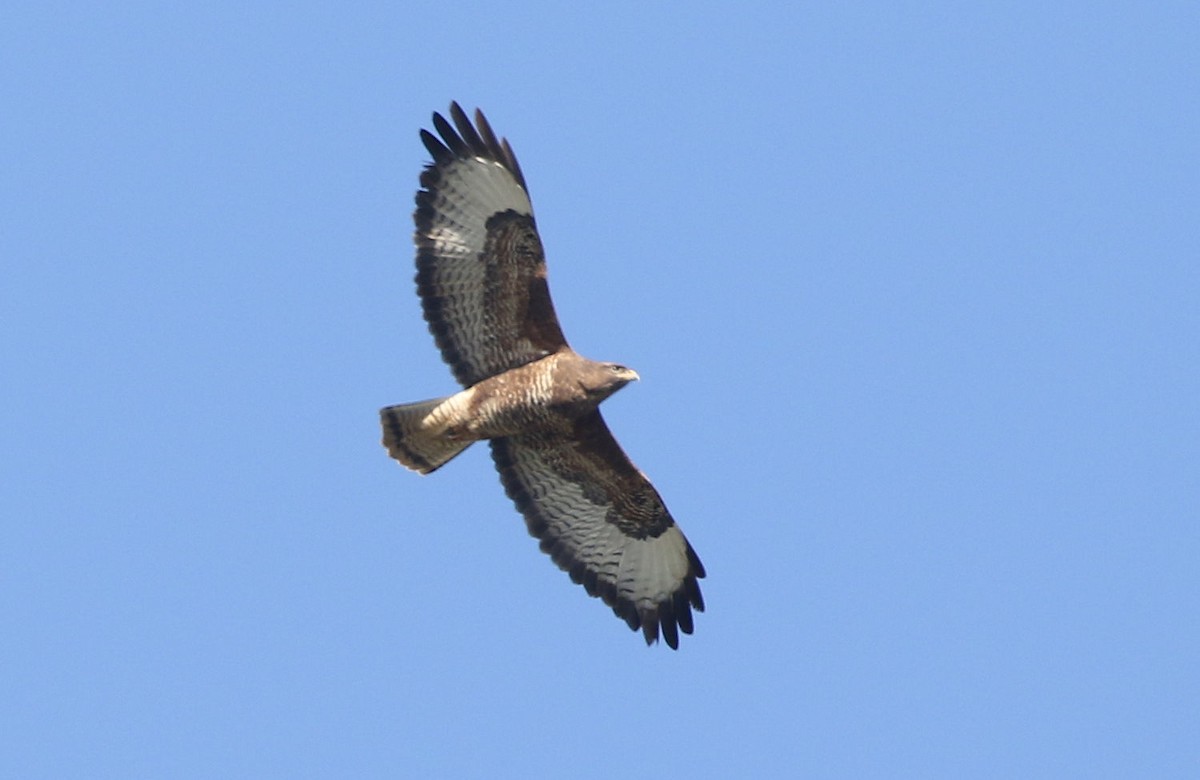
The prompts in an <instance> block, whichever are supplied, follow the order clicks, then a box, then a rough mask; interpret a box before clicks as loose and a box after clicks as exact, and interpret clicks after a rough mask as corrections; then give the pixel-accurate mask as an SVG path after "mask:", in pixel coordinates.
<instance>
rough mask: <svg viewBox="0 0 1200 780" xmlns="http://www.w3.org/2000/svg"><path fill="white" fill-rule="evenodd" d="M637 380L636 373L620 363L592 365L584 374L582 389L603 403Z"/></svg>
mask: <svg viewBox="0 0 1200 780" xmlns="http://www.w3.org/2000/svg"><path fill="white" fill-rule="evenodd" d="M638 378H639V377H638V374H637V372H636V371H634V370H633V369H632V368H627V367H626V366H623V365H621V364H620V363H592V364H591V365H590V366H589V370H588V371H587V372H586V376H585V378H584V387H585V389H586V390H587V392H588V395H589V396H592V397H594V398H596V399H598V400H599V401H603V400H604V399H605V398H608V397H609V396H610V395H612V394H613V393H615V392H617V391H618V390H620V389H621V388H622V387H624V386H625V385H627V384H629V383H630V382H632V381H634V380H635V379H638Z"/></svg>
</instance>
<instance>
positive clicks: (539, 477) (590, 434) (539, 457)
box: [491, 411, 704, 648]
mask: <svg viewBox="0 0 1200 780" xmlns="http://www.w3.org/2000/svg"><path fill="white" fill-rule="evenodd" d="M491 446H492V458H493V459H494V460H495V461H496V468H497V469H498V470H499V472H500V481H501V482H503V483H504V489H505V491H506V492H507V493H508V496H509V498H511V499H512V500H513V502H514V503H516V505H517V509H519V510H520V512H521V514H523V515H524V516H525V522H526V524H527V525H528V527H529V533H530V534H532V535H533V536H535V537H537V538H538V539H539V540H540V543H541V544H540V546H541V549H542V551H543V552H545V553H548V554H549V555H550V557H551V558H552V559H553V560H554V562H555V563H557V564H558V565H559V567H560V568H562V569H563V570H564V571H566V572H567V573H569V574H570V575H571V579H572V580H573V581H575V582H576V583H578V584H580V585H583V587H584V588H586V589H587V592H588V593H589V594H591V595H593V596H597V597H599V598H601V599H603V600H604V603H605V604H608V605H609V606H610V607H612V610H613V612H615V613H616V614H617V617H619V618H621V619H622V620H624V621H625V622H626V623H627V624H628V625H629V627H630V628H631V629H633V630H635V631H636V630H637V629H639V628H641V629H642V634H643V635H644V636H645V638H646V644H651V643H653V642H654V641H655V640H656V639H658V637H659V634H660V631H661V635H662V638H663V639H664V641H666V643H667V644H668V645H670V646H671V647H672V648H677V647H678V646H679V632H680V631H682V632H683V633H685V634H690V633H692V609H695V610H696V611H697V612H703V611H704V599H703V598H702V597H701V595H700V584H699V582H697V580H699V579H700V578H702V577H703V576H704V566H703V564H701V563H700V559H699V557H697V556H696V552H695V551H694V550H693V549H692V546H691V545H690V544H688V541H687V539H686V538H685V537H684V535H683V532H681V531H680V530H679V527H678V526H677V525H675V521H674V520H673V519H672V518H671V514H670V513H669V512H668V511H667V508H666V506H665V505H664V504H663V502H662V498H661V497H659V495H658V491H657V490H655V489H654V486H653V485H651V484H650V481H649V480H648V479H646V476H645V475H644V474H642V473H641V472H640V471H638V469H637V467H636V466H634V465H633V463H631V462H630V460H629V458H628V456H626V455H625V453H624V452H623V451H622V450H621V447H620V445H618V444H617V441H616V439H614V438H613V435H612V433H610V432H609V430H608V426H607V425H606V424H605V423H604V418H602V417H601V416H600V412H599V411H596V412H593V413H592V414H590V415H588V416H585V417H584V418H582V419H581V420H579V421H578V422H577V423H576V426H575V432H574V436H572V437H571V438H564V437H562V436H555V435H553V434H545V433H529V434H523V435H520V436H511V437H507V438H503V439H493V440H492V441H491Z"/></svg>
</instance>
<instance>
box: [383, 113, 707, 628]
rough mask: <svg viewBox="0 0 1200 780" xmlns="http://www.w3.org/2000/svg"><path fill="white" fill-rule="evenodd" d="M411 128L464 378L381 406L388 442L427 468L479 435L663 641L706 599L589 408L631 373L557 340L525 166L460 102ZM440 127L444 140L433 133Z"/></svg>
mask: <svg viewBox="0 0 1200 780" xmlns="http://www.w3.org/2000/svg"><path fill="white" fill-rule="evenodd" d="M450 118H451V119H452V120H453V122H454V124H453V125H451V123H450V122H448V121H447V120H446V119H445V118H444V117H443V116H441V115H440V114H437V113H435V114H434V115H433V126H434V129H435V130H437V136H435V135H433V134H432V133H430V132H429V131H427V130H422V131H421V140H422V141H423V142H424V144H425V148H426V149H428V150H429V154H430V155H432V156H433V162H432V163H430V164H429V165H428V166H426V168H425V169H424V171H423V172H422V174H421V179H420V185H421V189H420V190H419V191H418V192H417V196H416V203H417V208H416V212H415V214H414V215H413V217H414V220H415V222H416V233H415V236H414V241H415V243H416V250H417V275H416V283H417V294H418V295H419V297H420V299H421V306H422V309H423V311H424V315H425V320H426V321H427V322H428V324H429V330H430V332H431V333H432V334H433V337H434V340H435V341H436V343H437V346H438V348H439V349H440V350H441V353H442V358H443V359H444V360H445V361H446V363H447V364H449V366H450V369H451V370H452V371H453V372H454V376H455V378H456V379H457V380H458V381H459V383H460V384H461V385H462V386H463V387H464V388H465V389H464V390H462V391H460V392H457V393H455V394H453V395H449V396H446V397H443V398H436V399H432V400H428V401H421V402H418V403H411V404H400V405H398V406H389V407H387V408H385V409H383V410H381V411H380V417H381V421H382V424H383V445H384V446H385V447H386V448H387V450H388V453H389V454H390V455H391V456H392V457H393V458H395V459H396V460H398V461H400V463H401V464H403V465H404V466H406V467H407V468H409V469H412V470H413V471H417V472H420V473H422V474H428V473H430V472H432V471H434V470H435V469H437V468H439V467H441V466H442V465H444V464H445V463H446V462H447V461H449V460H450V459H451V458H453V457H454V456H455V455H458V454H459V453H460V452H462V451H463V450H464V449H466V448H467V447H468V446H470V445H471V443H473V442H476V441H480V440H483V439H487V440H488V442H489V444H490V445H491V450H492V459H493V460H494V461H495V464H496V469H497V470H498V471H499V472H500V481H501V482H502V483H503V485H504V490H505V492H506V493H507V494H508V496H509V498H511V499H512V500H513V502H514V503H515V504H516V506H517V509H518V510H519V511H520V512H521V514H522V515H524V517H525V522H526V525H527V526H528V529H529V533H530V534H531V535H532V536H534V537H536V538H537V539H538V540H539V542H540V547H541V549H542V551H543V552H545V553H547V554H549V555H550V557H551V559H553V561H554V562H555V563H556V564H558V565H559V567H561V568H562V569H563V570H564V571H566V572H567V573H568V574H569V575H570V577H571V579H572V580H573V581H574V582H576V583H578V584H580V585H582V586H583V587H584V588H585V589H587V592H588V593H589V594H591V595H592V596H596V597H599V598H600V599H602V600H603V601H604V603H605V604H607V605H609V606H610V607H612V610H613V612H614V613H616V615H617V616H618V617H620V618H621V619H622V620H624V621H625V622H626V624H628V625H629V627H630V628H631V629H632V630H634V631H637V630H638V629H639V628H640V629H641V631H642V635H643V636H644V637H645V640H646V644H648V645H649V644H653V643H654V642H655V641H657V640H658V638H659V637H660V636H661V637H662V638H663V640H664V641H665V642H666V643H667V645H669V646H670V647H671V648H673V649H675V648H678V646H679V632H680V631H682V632H683V633H685V634H690V633H692V610H693V609H694V610H696V611H698V612H700V611H703V610H704V600H703V598H702V597H701V595H700V585H699V583H698V582H697V580H699V579H700V578H702V577H704V566H703V565H702V564H701V563H700V559H699V557H697V555H696V553H695V551H694V550H693V549H692V546H691V545H690V544H689V543H688V541H687V539H686V538H685V537H684V535H683V533H682V532H681V531H680V530H679V527H678V526H677V525H676V524H675V521H674V519H672V517H671V514H670V512H668V511H667V507H666V506H665V505H664V504H663V501H662V498H661V497H660V496H659V494H658V491H656V490H655V489H654V486H653V485H651V484H650V481H649V480H648V479H647V478H646V476H645V475H644V474H643V473H642V472H641V471H639V470H638V468H637V467H636V466H634V465H633V463H632V462H631V461H630V460H629V457H628V456H627V455H626V454H625V452H624V451H623V450H622V449H621V447H620V445H618V444H617V441H616V439H614V438H613V435H612V433H610V432H609V429H608V426H607V425H606V424H605V422H604V418H603V417H601V416H600V409H599V405H600V402H601V401H603V400H604V399H606V398H608V397H609V396H611V395H612V394H613V393H615V392H617V391H618V390H620V389H621V388H622V387H624V386H625V385H626V384H627V383H628V382H630V381H632V380H634V379H637V378H638V375H637V374H636V373H635V372H634V371H633V370H632V369H629V368H626V367H625V366H623V365H620V364H618V363H600V362H596V361H593V360H588V359H587V358H585V357H583V356H581V355H579V354H578V353H576V352H575V351H574V350H573V349H571V347H570V346H568V344H567V340H566V338H564V336H563V333H562V330H561V329H560V328H559V324H558V317H557V316H556V315H555V313H554V307H553V305H552V304H551V302H550V289H549V287H548V286H547V283H546V262H545V257H544V254H543V251H542V242H541V239H540V238H539V237H538V232H537V225H536V223H535V222H534V218H533V208H532V206H531V205H530V200H529V191H528V189H527V187H526V185H525V177H524V176H523V175H522V173H521V168H520V166H519V165H517V159H516V157H514V156H513V152H512V148H511V147H510V146H509V144H508V141H507V140H506V139H497V137H496V134H495V133H494V132H493V131H492V128H491V126H490V125H489V124H488V122H487V119H486V118H485V117H484V115H483V113H482V112H480V111H478V110H477V111H476V112H475V122H474V124H472V123H471V121H470V119H469V118H468V117H467V115H466V114H465V113H464V112H463V110H462V108H460V107H459V105H458V104H457V103H452V104H451V105H450ZM438 136H440V138H439V137H438Z"/></svg>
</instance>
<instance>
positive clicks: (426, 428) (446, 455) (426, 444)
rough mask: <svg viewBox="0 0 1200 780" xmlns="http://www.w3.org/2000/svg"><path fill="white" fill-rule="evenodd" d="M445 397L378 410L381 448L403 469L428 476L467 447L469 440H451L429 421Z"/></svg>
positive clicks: (444, 428) (439, 426)
mask: <svg viewBox="0 0 1200 780" xmlns="http://www.w3.org/2000/svg"><path fill="white" fill-rule="evenodd" d="M448 399H449V396H447V397H446V398H434V399H431V400H429V401H418V402H417V403H414V404H397V405H396V406H388V407H385V408H383V409H381V410H380V411H379V419H380V422H381V423H383V446H384V447H387V451H388V454H389V455H391V456H392V457H393V458H395V459H396V460H398V461H400V463H401V464H402V465H403V466H404V467H405V468H409V469H412V470H413V471H419V472H421V473H422V474H428V473H430V472H431V471H434V470H435V469H438V468H440V467H441V466H443V465H445V464H446V463H447V462H448V461H449V460H450V459H451V458H453V457H454V456H455V455H457V454H459V453H460V452H462V451H463V450H465V449H466V448H467V447H469V446H471V443H472V442H471V440H470V439H465V440H464V439H452V438H449V437H447V436H446V435H445V433H446V427H445V425H444V424H439V423H438V422H435V421H433V420H431V419H430V416H429V415H430V413H431V412H433V411H434V410H435V409H437V407H438V406H440V405H441V404H442V403H444V402H445V401H447V400H448Z"/></svg>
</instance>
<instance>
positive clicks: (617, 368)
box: [608, 363, 625, 374]
mask: <svg viewBox="0 0 1200 780" xmlns="http://www.w3.org/2000/svg"><path fill="white" fill-rule="evenodd" d="M608 370H609V371H612V372H613V373H614V374H619V373H621V372H622V371H624V370H625V366H618V365H617V364H616V363H613V364H612V365H611V366H609V367H608Z"/></svg>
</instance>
